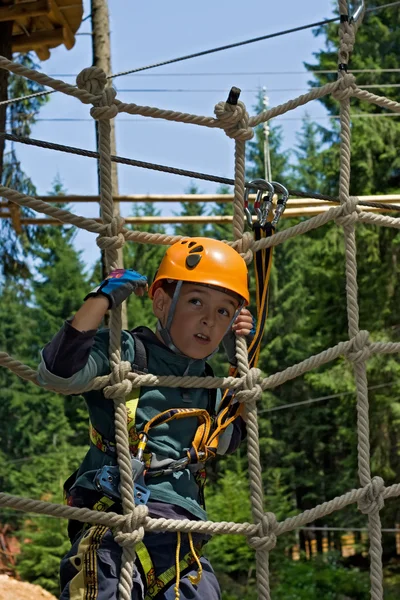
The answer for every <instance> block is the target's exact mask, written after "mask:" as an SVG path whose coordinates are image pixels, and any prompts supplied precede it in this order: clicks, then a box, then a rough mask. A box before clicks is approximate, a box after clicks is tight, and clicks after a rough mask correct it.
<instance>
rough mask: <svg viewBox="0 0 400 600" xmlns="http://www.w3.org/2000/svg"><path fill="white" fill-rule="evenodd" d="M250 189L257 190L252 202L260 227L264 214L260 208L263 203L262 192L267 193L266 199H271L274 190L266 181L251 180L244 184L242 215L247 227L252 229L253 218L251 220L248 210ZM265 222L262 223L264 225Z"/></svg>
mask: <svg viewBox="0 0 400 600" xmlns="http://www.w3.org/2000/svg"><path fill="white" fill-rule="evenodd" d="M251 188H255V189H256V190H257V194H256V199H255V200H254V212H255V214H256V215H257V219H258V221H259V223H260V225H261V222H262V220H263V219H264V212H263V208H262V204H263V203H264V199H263V195H264V192H268V197H271V198H272V196H273V194H274V188H273V187H272V185H271V184H270V183H269V181H266V180H265V179H253V180H252V181H249V182H248V183H247V184H246V189H245V192H244V201H243V205H244V213H245V215H246V220H247V224H248V226H249V227H253V218H252V216H251V212H250V210H249V194H250V189H251ZM264 211H265V209H264ZM265 221H266V217H265ZM265 221H264V224H265Z"/></svg>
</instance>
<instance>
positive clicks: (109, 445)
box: [89, 388, 140, 458]
mask: <svg viewBox="0 0 400 600" xmlns="http://www.w3.org/2000/svg"><path fill="white" fill-rule="evenodd" d="M139 396H140V388H136V389H133V390H132V392H131V393H130V394H129V396H128V399H127V401H126V410H127V417H128V418H127V426H128V436H129V449H130V451H131V454H136V450H137V447H138V444H139V436H138V434H137V432H136V427H135V425H136V409H137V405H138V403H139ZM89 437H90V441H91V442H92V444H93V446H96V448H98V449H99V450H101V451H102V452H104V453H105V454H107V455H108V456H112V457H113V458H115V457H116V455H117V447H116V443H115V442H114V441H112V440H108V439H107V438H106V437H104V435H103V434H102V433H100V432H99V431H98V430H97V429H96V428H95V426H94V425H93V423H92V422H89Z"/></svg>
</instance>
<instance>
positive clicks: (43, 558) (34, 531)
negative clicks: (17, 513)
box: [17, 498, 70, 596]
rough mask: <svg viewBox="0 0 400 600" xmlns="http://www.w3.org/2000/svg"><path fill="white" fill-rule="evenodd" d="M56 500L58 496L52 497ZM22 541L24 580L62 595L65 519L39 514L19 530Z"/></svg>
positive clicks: (66, 544)
mask: <svg viewBox="0 0 400 600" xmlns="http://www.w3.org/2000/svg"><path fill="white" fill-rule="evenodd" d="M52 500H53V501H55V499H54V498H52ZM19 537H20V540H21V541H22V550H21V554H20V555H19V556H18V561H17V569H18V573H19V575H20V577H21V578H22V579H23V580H26V581H30V582H31V583H33V584H36V585H40V586H42V587H43V588H45V589H46V590H48V591H49V592H51V593H52V594H55V595H57V596H58V594H59V592H60V586H59V583H58V576H57V573H58V570H59V567H60V561H61V558H62V557H63V556H64V555H65V554H66V553H67V552H68V550H69V547H70V543H69V540H68V539H67V536H66V526H65V521H63V520H61V519H53V518H46V517H35V518H33V519H32V520H27V521H25V523H24V528H23V529H22V530H21V531H20V533H19Z"/></svg>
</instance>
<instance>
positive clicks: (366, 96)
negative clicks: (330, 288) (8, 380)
mask: <svg viewBox="0 0 400 600" xmlns="http://www.w3.org/2000/svg"><path fill="white" fill-rule="evenodd" d="M339 9H340V14H342V15H347V2H346V1H345V0H339ZM360 22H361V21H358V22H357V24H354V23H353V22H349V21H346V20H343V22H342V23H341V25H340V28H339V33H340V48H339V62H340V63H342V64H344V65H347V64H348V61H349V56H350V53H351V51H352V49H353V45H354V40H355V33H356V29H357V28H358V27H359V25H360ZM0 68H6V69H8V70H9V71H11V72H14V73H16V74H19V75H22V76H25V77H29V78H30V79H32V80H34V81H37V82H38V83H40V84H42V85H46V86H49V87H52V88H53V89H54V90H58V91H61V92H63V93H66V94H68V95H71V96H74V97H76V98H78V99H79V100H81V101H82V102H84V103H87V104H89V103H92V104H93V108H92V109H91V115H92V116H93V118H94V119H96V120H98V121H99V132H100V140H99V141H100V174H101V216H102V221H103V222H102V223H97V222H96V221H94V220H92V219H86V218H83V217H79V216H77V215H73V214H72V213H70V212H69V211H66V210H63V209H58V208H56V207H53V206H50V205H48V204H47V203H45V202H43V201H42V200H39V199H37V198H32V197H29V196H26V195H24V194H20V193H19V192H16V191H15V190H12V189H10V188H5V187H3V186H0V196H3V197H5V198H7V199H9V200H10V201H11V202H14V203H16V204H18V205H20V206H28V207H30V208H32V209H33V210H36V211H38V212H42V213H44V214H47V215H49V216H51V217H54V218H57V219H59V220H60V221H62V222H64V223H67V224H71V225H75V226H78V227H81V228H84V229H86V230H88V231H91V232H93V233H96V234H98V239H97V243H98V245H99V246H100V247H101V248H102V249H104V250H105V253H106V260H107V266H108V268H109V269H112V268H116V267H118V266H121V265H119V264H118V253H117V250H118V249H119V248H121V247H122V246H123V244H124V243H125V241H126V240H129V241H135V242H138V243H153V244H164V245H168V244H171V243H174V242H175V241H178V240H179V239H181V237H180V236H169V235H165V234H149V233H147V232H139V231H132V230H128V229H126V228H125V227H124V226H123V220H122V219H120V218H117V217H114V215H113V201H112V190H111V159H110V143H109V141H110V138H109V136H110V133H109V132H110V123H109V121H110V119H111V118H114V117H115V116H116V115H117V114H118V113H119V112H128V113H130V114H141V115H143V116H148V117H152V118H163V119H167V120H172V121H177V122H183V123H191V124H196V125H201V126H205V127H213V128H221V129H224V131H225V133H226V134H227V135H228V136H229V137H231V138H233V139H235V194H234V218H233V233H234V241H233V242H230V244H231V245H232V246H233V247H235V248H236V249H237V250H238V251H239V252H240V253H241V255H242V256H243V257H244V259H245V260H246V262H250V261H251V260H252V255H253V252H255V251H258V250H260V249H261V248H267V247H272V246H275V245H278V244H280V243H283V242H285V241H287V240H289V239H291V238H293V237H295V236H296V235H302V234H304V233H307V232H308V231H311V230H313V229H315V228H317V227H321V226H323V225H325V224H326V223H328V222H330V221H335V222H336V223H337V224H338V225H340V226H342V227H343V230H344V237H345V254H346V279H347V284H346V290H347V312H348V321H349V338H350V339H349V340H348V341H345V342H340V343H339V344H337V345H336V346H334V347H333V348H329V349H327V350H325V351H323V352H321V353H319V354H317V355H315V356H311V357H309V358H307V359H306V360H304V361H302V362H301V363H299V364H297V365H293V366H292V367H288V368H287V369H285V370H284V371H282V372H280V373H275V374H273V375H270V376H268V377H266V378H262V376H261V373H260V371H259V370H258V369H249V365H248V358H247V348H246V344H245V342H244V340H243V339H241V338H238V340H237V359H238V369H239V373H240V377H238V378H236V379H234V378H231V377H226V378H210V377H206V378H204V377H203V378H200V377H183V378H180V377H172V376H169V377H159V376H157V375H152V374H148V375H137V374H134V373H131V372H130V365H129V363H126V362H123V361H121V347H120V344H121V314H120V309H118V310H116V311H113V313H112V317H111V326H110V367H111V373H110V375H108V376H105V377H99V378H96V379H95V380H94V381H93V382H92V384H91V387H90V389H98V390H100V389H104V394H105V396H106V397H107V398H110V399H112V400H113V402H114V408H115V427H116V443H117V456H118V464H119V467H120V472H121V491H122V505H123V515H117V514H113V513H98V512H96V511H91V510H88V509H76V508H72V507H67V506H61V505H56V504H49V503H44V502H40V501H34V500H29V499H26V498H18V497H14V496H10V495H7V494H0V505H3V506H9V507H13V508H16V509H17V510H26V511H32V512H38V513H40V514H48V515H52V516H58V517H66V518H74V519H78V520H81V521H82V522H90V523H102V524H105V525H108V526H109V527H111V528H112V529H113V530H114V532H115V539H116V541H117V542H118V543H119V544H120V545H121V546H122V547H123V560H122V569H121V578H120V586H119V594H120V598H121V599H123V600H130V594H131V586H132V573H133V566H134V559H135V553H134V546H135V544H136V543H137V542H138V541H140V540H141V539H143V536H144V531H160V530H168V531H184V532H195V531H196V532H203V533H210V534H216V533H235V534H236V533H240V534H243V535H245V536H246V537H247V538H248V541H249V544H250V545H252V546H253V547H254V548H255V550H256V562H257V590H258V597H259V599H260V600H261V599H262V600H264V599H266V600H269V599H270V590H269V566H268V561H269V552H270V551H271V550H272V549H273V547H274V546H275V543H276V536H277V535H281V534H282V533H284V532H287V531H291V530H293V529H295V528H297V527H300V526H302V525H304V524H306V523H309V522H312V521H314V520H315V519H317V518H321V517H323V516H325V515H328V514H330V513H332V512H333V511H336V510H340V509H341V508H343V507H345V506H348V505H349V504H351V503H354V502H357V503H358V505H359V508H360V510H361V511H362V512H364V513H366V514H368V519H369V534H370V555H371V597H372V599H373V600H382V599H383V591H382V543H381V523H380V518H379V511H380V509H381V508H382V506H383V502H384V499H386V498H390V497H397V496H400V484H396V485H394V486H391V487H389V488H385V486H384V482H383V480H382V479H381V478H380V477H374V478H373V479H371V473H370V448H369V416H368V395H367V378H366V361H367V359H368V358H369V357H370V356H371V355H372V354H389V353H397V352H399V351H400V344H399V343H397V344H396V343H392V342H370V341H369V338H368V332H365V331H360V330H359V322H358V321H359V316H358V313H359V310H358V297H357V296H358V292H357V262H356V244H355V224H356V222H357V221H361V222H363V223H371V224H377V225H381V226H383V227H394V228H397V229H398V228H400V219H399V218H393V217H388V216H383V215H376V214H371V213H365V212H362V211H361V210H360V208H359V207H357V199H356V198H352V197H350V194H349V184H350V144H351V139H350V98H351V97H352V96H354V97H357V98H358V99H360V100H364V101H367V102H370V103H373V104H376V105H378V106H381V107H383V108H386V109H389V110H392V111H394V112H400V104H399V103H396V102H393V101H391V100H389V99H388V98H384V97H381V96H376V95H374V94H371V93H369V92H366V91H365V90H360V88H358V87H357V85H356V82H355V78H354V76H353V75H351V74H347V73H346V72H345V71H341V72H340V76H339V78H338V80H337V81H336V82H334V83H331V84H327V85H325V86H323V87H320V88H313V89H312V90H310V92H309V93H307V94H304V95H302V96H299V97H298V98H296V99H294V100H290V101H289V102H286V103H284V104H282V105H280V106H277V107H274V108H271V109H269V110H267V111H263V112H262V113H260V114H259V115H257V116H255V117H249V115H248V113H247V111H246V107H245V106H244V104H243V103H241V102H238V104H237V105H235V106H233V105H230V104H228V103H225V102H221V103H219V104H217V106H216V107H215V116H216V118H215V119H214V118H211V117H203V116H199V115H190V114H187V113H180V112H177V111H170V110H163V109H158V108H154V107H146V106H138V105H135V104H126V103H122V102H120V101H118V100H116V98H115V92H114V90H113V89H112V88H111V89H110V88H108V89H105V81H106V79H105V74H104V73H103V72H102V71H101V70H100V69H96V68H90V69H85V70H84V71H83V72H82V73H81V74H80V75H79V77H78V80H77V83H78V87H75V86H71V85H69V84H66V83H65V82H63V81H59V80H55V79H53V78H51V77H48V76H47V75H44V74H43V73H38V72H36V71H34V70H32V69H28V68H26V67H23V66H22V65H18V64H15V63H12V62H11V61H9V60H7V59H5V58H4V57H0ZM327 94H333V96H334V97H335V98H336V99H338V100H339V101H340V104H341V112H340V122H341V163H340V181H339V188H340V200H341V206H338V207H334V208H332V209H330V210H329V211H327V212H326V213H323V214H321V215H318V216H316V217H314V218H312V219H309V220H308V221H306V222H303V223H299V224H298V225H295V226H294V227H290V228H288V229H287V230H285V231H281V232H279V233H277V234H275V235H274V236H273V237H271V238H268V239H263V240H260V241H258V242H254V240H253V238H252V236H251V234H249V233H245V232H244V211H243V198H244V182H245V179H244V178H245V142H246V141H247V140H249V139H251V137H252V136H253V131H252V128H253V127H255V126H256V125H258V124H260V123H262V122H266V121H268V120H269V119H271V118H273V117H275V116H277V115H281V114H284V113H285V112H287V111H289V110H293V109H294V108H296V107H298V106H301V105H304V104H306V103H307V102H309V101H311V100H313V99H318V98H322V97H323V96H325V95H327ZM340 356H346V357H347V358H348V359H349V360H350V361H351V362H352V363H353V365H354V374H355V380H356V387H357V414H358V435H359V442H358V462H359V477H360V483H361V486H362V487H361V488H360V489H358V490H352V491H351V492H348V493H347V494H344V495H343V496H340V497H337V498H334V499H333V500H331V501H329V502H325V503H324V504H322V505H320V506H317V507H315V508H314V509H312V510H309V511H305V512H304V513H302V514H301V515H297V516H296V517H292V518H290V519H286V520H285V521H283V522H282V523H277V521H276V518H275V516H274V515H273V514H272V513H266V512H265V510H264V493H263V486H262V477H261V474H262V471H261V465H260V454H259V445H258V437H259V436H258V422H257V407H256V404H257V400H259V399H260V398H261V395H262V391H263V390H266V389H271V388H273V387H276V386H278V385H281V384H282V383H284V382H285V381H288V380H289V379H293V378H294V377H298V376H300V375H302V374H304V373H306V372H308V371H310V370H311V369H314V368H316V367H318V366H321V365H323V364H326V363H328V362H330V361H332V360H336V359H337V358H339V357H340ZM0 365H2V366H5V367H7V368H9V369H10V370H11V371H13V372H14V373H16V374H17V375H18V376H20V377H22V378H23V379H25V380H28V381H31V382H33V383H35V384H36V385H38V381H37V373H36V371H34V370H33V369H31V368H30V367H28V366H26V365H23V364H22V363H20V362H19V361H17V360H14V359H13V358H12V357H10V356H9V355H7V354H6V353H3V352H2V353H0ZM141 385H147V386H160V385H163V386H167V387H188V388H191V387H203V388H217V387H218V388H223V389H227V388H230V389H234V390H236V392H237V394H236V396H237V398H238V400H239V401H241V402H243V403H244V404H245V411H246V419H247V430H248V460H249V481H250V490H251V501H252V514H253V520H254V523H253V524H249V523H242V524H239V523H213V522H210V521H205V522H193V521H176V520H168V519H150V518H149V517H148V516H147V509H146V508H145V507H135V505H134V499H133V481H132V472H131V467H130V454H129V442H128V434H127V428H126V407H125V397H126V395H127V394H128V393H129V392H130V391H131V389H132V387H139V386H141ZM48 389H51V388H48ZM82 391H84V390H82ZM65 393H68V390H65Z"/></svg>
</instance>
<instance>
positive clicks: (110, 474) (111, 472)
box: [94, 458, 150, 505]
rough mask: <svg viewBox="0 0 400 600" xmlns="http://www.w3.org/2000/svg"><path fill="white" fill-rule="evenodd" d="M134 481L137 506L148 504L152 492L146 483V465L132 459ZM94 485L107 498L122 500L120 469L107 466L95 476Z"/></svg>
mask: <svg viewBox="0 0 400 600" xmlns="http://www.w3.org/2000/svg"><path fill="white" fill-rule="evenodd" d="M131 466H132V479H133V482H134V498H135V504H136V505H138V504H147V502H148V500H149V497H150V491H149V490H148V489H147V487H146V485H145V483H144V477H143V472H144V463H143V462H142V461H140V460H138V459H137V458H132V459H131ZM94 484H95V486H96V488H97V489H98V490H99V491H101V492H103V493H104V494H105V495H106V496H109V497H111V498H112V499H115V500H121V476H120V472H119V467H118V466H117V465H115V466H107V465H105V466H104V467H102V468H101V469H99V470H98V471H96V474H95V476H94Z"/></svg>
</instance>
